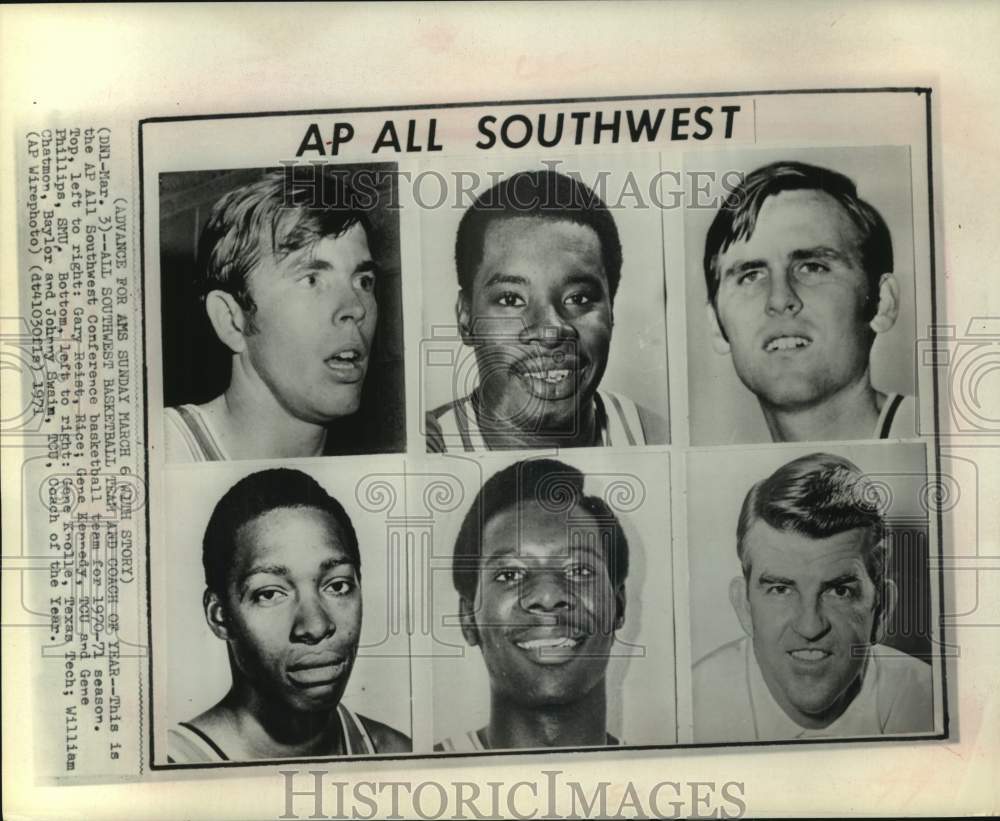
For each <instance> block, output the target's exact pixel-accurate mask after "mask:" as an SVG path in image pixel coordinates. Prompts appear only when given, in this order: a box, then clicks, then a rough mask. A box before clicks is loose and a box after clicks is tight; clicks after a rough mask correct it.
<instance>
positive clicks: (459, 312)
mask: <svg viewBox="0 0 1000 821" xmlns="http://www.w3.org/2000/svg"><path fill="white" fill-rule="evenodd" d="M455 321H456V322H457V323H458V332H459V333H460V334H461V335H462V341H463V342H464V343H465V344H466V345H471V344H472V306H471V305H470V304H469V297H468V296H466V294H465V291H459V292H458V298H457V299H456V300H455Z"/></svg>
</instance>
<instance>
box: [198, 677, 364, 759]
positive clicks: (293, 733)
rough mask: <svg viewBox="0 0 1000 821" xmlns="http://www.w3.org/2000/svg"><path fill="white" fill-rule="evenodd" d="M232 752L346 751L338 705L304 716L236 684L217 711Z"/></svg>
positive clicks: (276, 755) (262, 754)
mask: <svg viewBox="0 0 1000 821" xmlns="http://www.w3.org/2000/svg"><path fill="white" fill-rule="evenodd" d="M215 709H216V711H217V712H218V718H219V720H221V721H223V722H224V724H225V726H226V729H227V730H228V732H227V735H231V736H232V740H231V741H230V742H229V747H230V748H231V749H241V751H242V753H243V756H245V757H247V758H286V757H294V756H305V755H338V754H342V753H345V752H346V745H345V743H344V739H343V738H342V734H341V731H340V720H339V718H338V716H337V708H336V706H334V707H332V708H331V709H329V710H328V711H325V712H317V713H311V712H310V713H303V712H299V711H297V710H292V709H290V708H288V707H286V706H284V705H280V704H279V705H276V704H274V703H273V702H272V701H270V700H268V699H266V698H263V697H262V696H261V694H260V693H257V692H256V691H254V690H250V689H248V688H244V687H240V686H239V685H237V684H234V685H233V687H232V688H231V689H230V691H229V693H228V694H227V695H226V697H225V698H224V699H223V700H222V701H221V702H220V703H219V704H218V706H217V707H216V708H215Z"/></svg>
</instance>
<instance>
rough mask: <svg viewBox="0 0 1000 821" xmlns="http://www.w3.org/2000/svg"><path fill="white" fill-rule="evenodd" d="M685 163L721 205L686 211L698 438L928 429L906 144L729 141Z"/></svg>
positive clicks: (836, 437) (867, 434) (887, 435)
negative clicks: (705, 179) (920, 392)
mask: <svg viewBox="0 0 1000 821" xmlns="http://www.w3.org/2000/svg"><path fill="white" fill-rule="evenodd" d="M685 164H686V170H687V172H688V174H689V175H690V174H691V173H692V172H695V171H697V172H712V173H714V174H715V176H714V178H713V179H714V182H713V184H712V186H710V190H711V191H712V192H713V193H715V194H718V195H720V197H721V199H722V200H723V204H722V205H721V206H720V205H718V204H712V205H711V207H706V206H704V205H701V206H700V207H693V206H696V205H698V200H697V194H696V193H693V194H692V197H694V199H692V200H690V201H689V204H688V207H687V208H686V209H685V214H684V217H685V243H686V254H685V256H686V259H687V298H686V308H687V338H688V384H689V393H690V395H689V408H690V417H691V428H690V435H691V443H692V444H694V445H702V444H741V443H751V442H766V441H775V442H806V441H825V440H832V441H847V440H861V439H911V438H914V437H916V436H917V434H918V425H917V421H918V413H919V408H918V404H917V396H916V393H917V388H918V386H917V384H916V382H915V373H916V367H915V349H916V348H915V341H916V332H917V329H916V315H917V309H916V305H915V294H916V293H917V288H916V283H918V282H926V281H927V279H928V275H927V273H926V262H922V263H921V264H919V265H917V264H916V263H915V256H914V224H913V203H912V200H911V173H912V172H911V165H910V154H909V151H908V150H907V149H906V148H905V147H894V146H877V147H866V148H823V149H819V148H816V149H812V148H810V149H805V148H795V149H787V150H784V149H783V150H779V149H767V150H757V149H754V150H730V151H722V152H706V153H703V154H698V155H688V156H687V157H686V158H685ZM721 180H728V182H726V183H725V185H724V186H723V187H720V185H721V184H720V181H721ZM918 270H919V272H920V273H919V276H918ZM922 293H923V294H924V298H925V299H928V298H929V293H928V292H927V291H926V290H924V291H922Z"/></svg>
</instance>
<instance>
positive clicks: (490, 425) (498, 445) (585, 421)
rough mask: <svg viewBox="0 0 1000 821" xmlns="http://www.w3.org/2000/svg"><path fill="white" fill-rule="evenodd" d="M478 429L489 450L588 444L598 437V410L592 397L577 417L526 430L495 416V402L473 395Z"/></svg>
mask: <svg viewBox="0 0 1000 821" xmlns="http://www.w3.org/2000/svg"><path fill="white" fill-rule="evenodd" d="M472 404H473V408H474V410H475V413H476V421H477V422H478V424H479V431H480V433H482V435H483V439H484V440H485V441H486V444H487V446H488V447H489V449H490V450H529V449H538V448H575V447H589V446H591V445H593V444H594V443H595V439H596V438H597V434H598V431H597V412H596V409H595V402H594V400H593V399H591V400H590V401H589V402H584V403H583V404H582V406H579V407H578V408H577V415H576V417H575V418H574V417H570V418H569V419H560V420H558V421H557V422H556V423H555V424H553V425H549V426H548V427H541V426H539V427H538V429H535V430H524V429H522V428H519V427H517V426H516V425H513V424H510V423H509V422H508V421H507V420H506V419H504V418H494V417H493V416H492V414H491V413H490V408H491V407H492V405H491V404H490V403H489V400H488V399H487V398H486V396H485V395H484V394H482V393H479V394H478V398H477V397H476V396H474V397H473V403H472Z"/></svg>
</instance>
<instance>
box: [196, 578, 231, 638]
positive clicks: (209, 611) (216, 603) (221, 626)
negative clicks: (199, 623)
mask: <svg viewBox="0 0 1000 821" xmlns="http://www.w3.org/2000/svg"><path fill="white" fill-rule="evenodd" d="M201 603H202V606H203V607H204V609H205V621H207V622H208V629H209V630H211V631H212V632H213V633H214V634H215V637H216V638H219V639H222V640H223V641H226V640H228V638H229V628H228V627H227V626H226V612H225V609H224V608H223V606H222V600H221V599H220V598H219V595H218V593H216V592H215V591H214V590H206V591H205V594H204V595H203V596H202V597H201Z"/></svg>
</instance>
